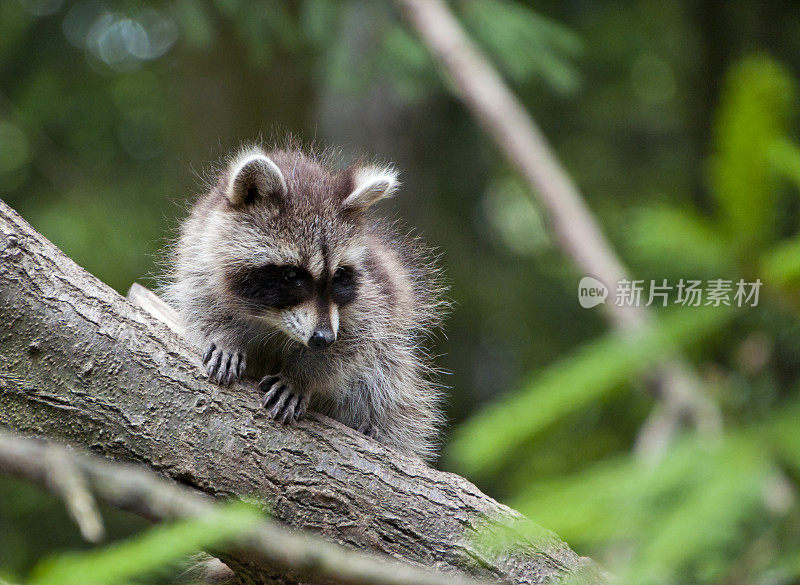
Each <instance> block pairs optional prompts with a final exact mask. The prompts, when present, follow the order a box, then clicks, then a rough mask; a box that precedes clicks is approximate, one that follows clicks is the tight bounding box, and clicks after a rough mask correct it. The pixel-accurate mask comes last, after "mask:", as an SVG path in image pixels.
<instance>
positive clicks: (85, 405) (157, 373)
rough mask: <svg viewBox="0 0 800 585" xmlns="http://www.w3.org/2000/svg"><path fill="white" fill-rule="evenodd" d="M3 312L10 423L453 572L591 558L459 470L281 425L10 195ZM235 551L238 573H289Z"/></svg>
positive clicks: (244, 576)
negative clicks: (497, 537) (39, 227)
mask: <svg viewBox="0 0 800 585" xmlns="http://www.w3.org/2000/svg"><path fill="white" fill-rule="evenodd" d="M0 324H2V330H1V331H2V332H1V333H0V425H4V426H7V427H9V428H11V429H14V430H16V431H19V432H24V433H29V434H36V435H40V436H45V437H48V438H50V439H57V440H61V441H65V442H67V443H71V444H75V445H83V446H85V447H88V448H90V449H91V450H92V451H95V452H97V453H102V454H105V455H108V456H110V457H113V458H116V459H121V460H127V461H136V462H140V463H143V464H145V465H148V466H150V467H151V468H153V469H155V470H157V471H159V472H161V473H163V474H165V475H167V476H169V477H171V478H173V479H176V480H179V481H181V482H183V483H185V484H189V485H191V486H193V487H195V488H198V489H200V490H202V491H203V492H205V493H207V494H209V495H213V496H223V497H226V496H231V495H235V494H254V495H257V496H258V497H261V498H263V499H264V500H266V501H267V502H269V504H270V506H271V510H272V512H273V514H274V516H275V517H276V518H277V519H279V520H281V521H283V522H285V523H287V524H289V525H290V526H293V527H297V528H304V529H309V530H313V531H314V532H316V533H317V534H320V535H321V536H323V537H325V538H328V539H330V540H333V541H335V542H338V543H341V544H345V545H349V546H351V547H354V548H358V549H362V550H369V551H378V552H383V553H386V554H388V555H391V556H393V557H395V558H398V559H403V560H406V561H410V562H412V563H416V564H420V565H424V566H429V567H434V568H437V569H440V570H444V571H453V572H467V573H470V574H472V575H474V576H477V577H479V578H488V579H499V580H502V581H506V582H509V583H541V582H543V581H545V580H547V579H552V578H556V577H559V576H563V575H568V574H571V573H574V572H575V571H579V570H584V569H589V570H591V567H592V563H591V561H590V560H588V559H582V558H579V557H578V556H577V555H575V553H574V552H572V551H571V550H570V549H569V548H568V547H567V546H566V545H565V544H564V543H563V542H561V541H560V540H558V539H557V538H556V537H555V536H553V537H551V538H548V539H546V540H542V541H539V540H538V539H537V541H536V542H534V541H533V540H532V539H530V538H526V537H525V536H524V534H523V533H522V531H517V528H516V527H518V526H519V525H520V524H521V523H524V522H526V520H525V519H524V517H523V516H521V515H520V514H519V513H517V512H515V511H513V510H511V509H510V508H508V507H506V506H503V505H501V504H498V503H497V502H495V501H494V500H492V499H491V498H489V497H487V496H485V495H484V494H482V493H481V492H480V491H479V490H478V489H477V488H475V486H473V485H472V484H470V483H469V482H467V481H466V480H464V479H462V478H460V477H458V476H455V475H452V474H448V473H443V472H439V471H436V470H433V469H431V468H429V467H427V466H426V465H424V464H423V463H422V462H421V461H419V460H417V459H415V458H412V457H407V456H403V455H401V454H399V453H395V452H393V451H391V450H390V449H388V448H386V447H384V446H383V445H381V444H379V443H376V442H375V441H372V440H370V439H368V438H366V437H364V436H363V435H361V434H360V433H357V432H356V431H353V430H352V429H349V428H346V427H344V426H343V425H341V424H338V423H336V422H335V421H332V420H330V419H327V418H325V417H322V416H319V415H312V416H310V417H309V418H308V419H306V420H303V421H300V422H299V423H297V424H296V425H294V426H291V427H285V426H282V425H280V424H278V423H275V422H273V421H271V420H269V419H268V418H267V417H265V416H263V413H262V411H261V409H260V407H259V395H258V392H257V389H256V388H255V386H254V384H253V383H252V382H247V381H246V382H244V383H240V384H237V385H235V386H232V387H230V388H223V387H220V386H217V385H214V384H211V383H209V382H208V381H207V380H206V379H205V377H204V375H203V373H202V368H201V364H200V360H199V355H198V352H197V350H196V349H195V348H193V347H191V346H190V345H189V344H188V343H187V342H186V341H185V340H183V339H182V338H181V337H179V336H178V335H177V334H175V333H174V332H173V331H171V330H170V329H169V328H168V327H167V326H166V325H164V324H163V323H160V322H158V321H157V320H156V319H154V318H153V317H151V316H150V315H149V314H147V313H145V312H144V311H142V310H141V309H139V308H138V307H134V306H133V305H131V304H130V303H129V302H128V301H127V300H125V299H123V298H122V297H120V296H119V295H118V294H117V293H116V292H114V291H113V290H111V289H110V288H109V287H108V286H106V285H104V284H103V283H101V282H100V281H98V280H97V279H96V278H94V277H92V276H91V275H90V274H88V273H87V272H85V271H84V270H82V269H81V268H79V267H78V266H77V265H76V264H75V263H74V262H72V261H71V260H70V259H69V258H67V257H66V256H64V254H63V253H61V251H60V250H58V249H57V248H56V247H55V246H54V245H53V244H51V243H50V242H49V241H47V240H46V239H45V238H44V237H43V236H41V235H40V234H39V233H37V232H36V231H35V230H34V229H33V228H31V227H30V226H29V225H28V224H27V223H26V222H25V221H24V220H22V218H20V217H19V216H18V215H17V214H16V213H15V212H14V211H13V210H11V209H10V208H9V207H8V206H7V205H5V204H4V203H3V202H2V201H0ZM486 524H490V525H491V524H508V525H509V528H508V529H507V531H508V532H509V533H512V534H514V535H515V537H516V540H517V542H518V543H519V548H518V549H516V550H515V552H513V553H509V554H502V555H499V556H498V555H496V554H494V552H493V551H491V550H487V549H486V548H485V547H484V546H481V545H480V543H479V542H478V539H476V538H475V537H476V536H477V535H478V533H479V530H480V529H481V527H483V526H484V525H486ZM225 560H226V562H229V559H228V558H226V559H225ZM233 561H234V562H232V563H229V564H230V566H231V568H232V569H233V570H234V571H237V574H238V577H239V579H240V582H243V583H266V582H270V580H279V581H283V582H291V581H290V580H287V578H286V577H285V576H281V574H280V573H278V574H276V573H275V572H274V570H271V569H270V568H269V567H262V566H259V565H258V564H255V565H253V564H252V563H249V561H248V559H247V558H240V557H234V558H233ZM236 561H240V562H239V563H238V564H237V562H236ZM596 581H599V578H597V579H596Z"/></svg>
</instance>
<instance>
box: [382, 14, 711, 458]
mask: <svg viewBox="0 0 800 585" xmlns="http://www.w3.org/2000/svg"><path fill="white" fill-rule="evenodd" d="M395 2H396V4H397V5H398V7H399V8H400V10H401V12H402V13H403V14H404V16H405V17H406V19H407V20H408V22H409V23H410V24H411V25H412V26H413V27H414V29H415V30H416V31H417V33H418V34H419V36H420V38H421V39H422V41H423V42H424V43H425V44H426V45H427V47H428V49H429V50H430V52H431V53H432V55H433V56H434V58H435V59H436V60H437V61H438V62H439V64H440V65H441V66H442V68H443V69H444V72H445V73H446V74H447V76H448V77H449V79H450V80H451V81H452V84H451V88H452V90H453V92H454V93H455V94H456V95H457V97H459V98H460V99H461V100H462V101H463V102H464V105H466V106H467V108H468V109H469V110H470V111H471V112H472V114H473V115H474V116H475V119H476V121H477V122H478V123H479V124H480V125H481V126H482V127H483V129H484V131H485V132H486V133H487V134H488V135H489V137H490V138H492V140H493V141H494V143H495V145H496V146H497V147H498V148H499V149H500V151H501V152H502V153H503V154H504V155H505V156H506V158H507V159H508V160H509V161H510V162H511V164H512V165H513V166H514V167H515V168H516V169H517V171H518V172H519V173H520V175H522V177H523V178H524V179H525V180H526V181H527V183H528V186H529V188H530V190H531V191H530V192H531V193H535V194H537V195H538V199H539V204H540V205H541V207H542V208H543V209H544V211H545V213H546V214H547V217H548V219H549V223H550V225H551V228H552V232H553V235H554V237H555V239H556V241H557V242H558V243H559V245H560V247H561V248H562V249H563V250H564V252H565V253H566V254H567V255H568V256H569V257H570V258H572V260H573V262H574V263H575V265H576V266H577V267H578V269H579V270H580V271H581V272H583V274H585V275H591V276H594V277H596V278H598V279H600V280H601V281H602V282H604V283H605V284H606V285H607V286H608V287H609V289H610V290H611V291H612V294H613V290H614V287H615V285H616V283H617V282H619V281H620V280H622V279H624V278H628V276H627V270H626V269H625V267H624V266H623V264H622V262H621V261H620V259H619V258H618V257H617V255H616V253H615V252H614V249H613V247H612V246H611V244H610V243H609V241H608V240H607V239H606V237H605V235H604V234H603V231H602V229H601V228H600V226H599V225H598V223H597V222H596V221H595V219H594V216H593V215H592V212H591V211H590V210H589V208H588V207H587V206H586V204H585V203H584V201H583V198H582V197H581V194H580V193H579V191H578V189H577V188H576V187H575V184H574V183H573V182H572V180H571V179H570V177H569V175H568V174H567V172H566V171H565V170H564V168H563V167H562V165H561V164H560V163H559V161H558V158H557V157H556V155H555V154H554V153H553V151H552V149H551V148H550V145H549V144H548V143H547V139H546V138H545V137H544V135H543V134H542V132H541V130H540V129H539V126H538V125H537V124H536V122H535V120H534V119H533V118H532V117H531V116H530V115H529V114H528V112H527V111H526V110H525V108H524V107H523V106H522V104H521V103H520V101H519V100H518V99H517V98H516V96H515V95H514V94H513V92H512V91H511V90H510V89H509V88H508V86H507V85H506V84H505V82H504V81H503V79H502V78H501V77H500V75H499V74H498V73H497V71H496V70H495V69H494V67H493V66H492V64H491V63H490V61H489V59H488V58H486V56H485V55H483V54H482V53H481V51H480V50H479V49H478V47H477V46H476V45H475V44H474V43H473V42H472V41H471V39H470V38H469V37H468V36H467V34H466V33H465V32H464V30H463V29H462V28H461V25H460V24H459V23H458V20H457V19H456V18H455V16H453V14H452V12H451V11H450V10H449V9H448V7H447V4H446V3H445V2H443V1H442V0H395ZM602 308H603V311H604V313H605V315H606V317H607V318H608V320H609V321H610V322H611V324H612V325H613V326H614V327H615V328H616V329H618V330H620V331H622V332H635V331H639V330H641V329H643V328H647V327H651V326H652V320H651V316H650V314H649V312H648V311H647V310H646V309H645V307H640V306H625V307H623V306H617V305H616V303H614V302H607V303H604V304H603V305H602ZM653 379H654V381H655V386H656V390H657V392H656V394H657V396H659V397H660V398H661V400H662V401H663V402H664V403H665V405H666V406H665V407H663V408H660V409H658V412H657V414H654V417H653V418H652V419H651V420H650V421H648V422H647V423H646V424H645V426H644V427H643V429H642V432H641V434H640V437H639V440H638V442H637V451H638V452H639V453H641V454H642V455H644V456H646V457H655V456H658V455H659V454H660V452H661V451H662V450H663V447H664V446H665V445H666V444H667V443H668V442H669V440H670V438H671V436H672V434H673V432H674V430H675V429H676V428H677V426H678V421H679V419H680V417H681V416H682V415H683V414H688V415H689V417H690V418H691V419H692V420H693V422H694V423H695V426H696V427H697V428H698V429H699V430H700V431H701V432H704V433H707V434H717V433H718V431H719V428H720V426H721V417H720V414H719V411H718V409H717V407H716V405H715V404H714V403H713V402H712V401H710V400H709V399H708V398H707V397H706V396H705V395H704V394H703V392H702V390H701V387H700V383H699V381H698V380H697V376H696V374H694V372H693V371H692V369H691V368H690V367H689V366H688V364H687V363H686V361H685V360H684V359H683V358H681V357H680V356H674V357H673V358H672V359H671V360H669V361H665V362H663V363H662V365H661V366H659V367H658V368H657V369H656V371H655V372H654V375H653Z"/></svg>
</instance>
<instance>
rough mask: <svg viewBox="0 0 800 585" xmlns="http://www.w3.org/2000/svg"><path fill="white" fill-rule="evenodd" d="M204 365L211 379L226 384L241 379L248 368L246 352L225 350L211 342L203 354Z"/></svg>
mask: <svg viewBox="0 0 800 585" xmlns="http://www.w3.org/2000/svg"><path fill="white" fill-rule="evenodd" d="M203 365H205V367H206V372H207V373H208V378H209V379H210V380H215V381H216V382H217V383H218V384H225V385H228V384H231V383H232V382H235V381H237V380H240V379H241V378H242V376H244V372H245V370H246V368H247V362H246V360H245V355H244V353H242V352H239V351H225V350H223V349H220V348H218V347H217V344H216V343H211V344H210V345H209V346H208V348H207V349H206V351H205V353H204V354H203Z"/></svg>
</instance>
